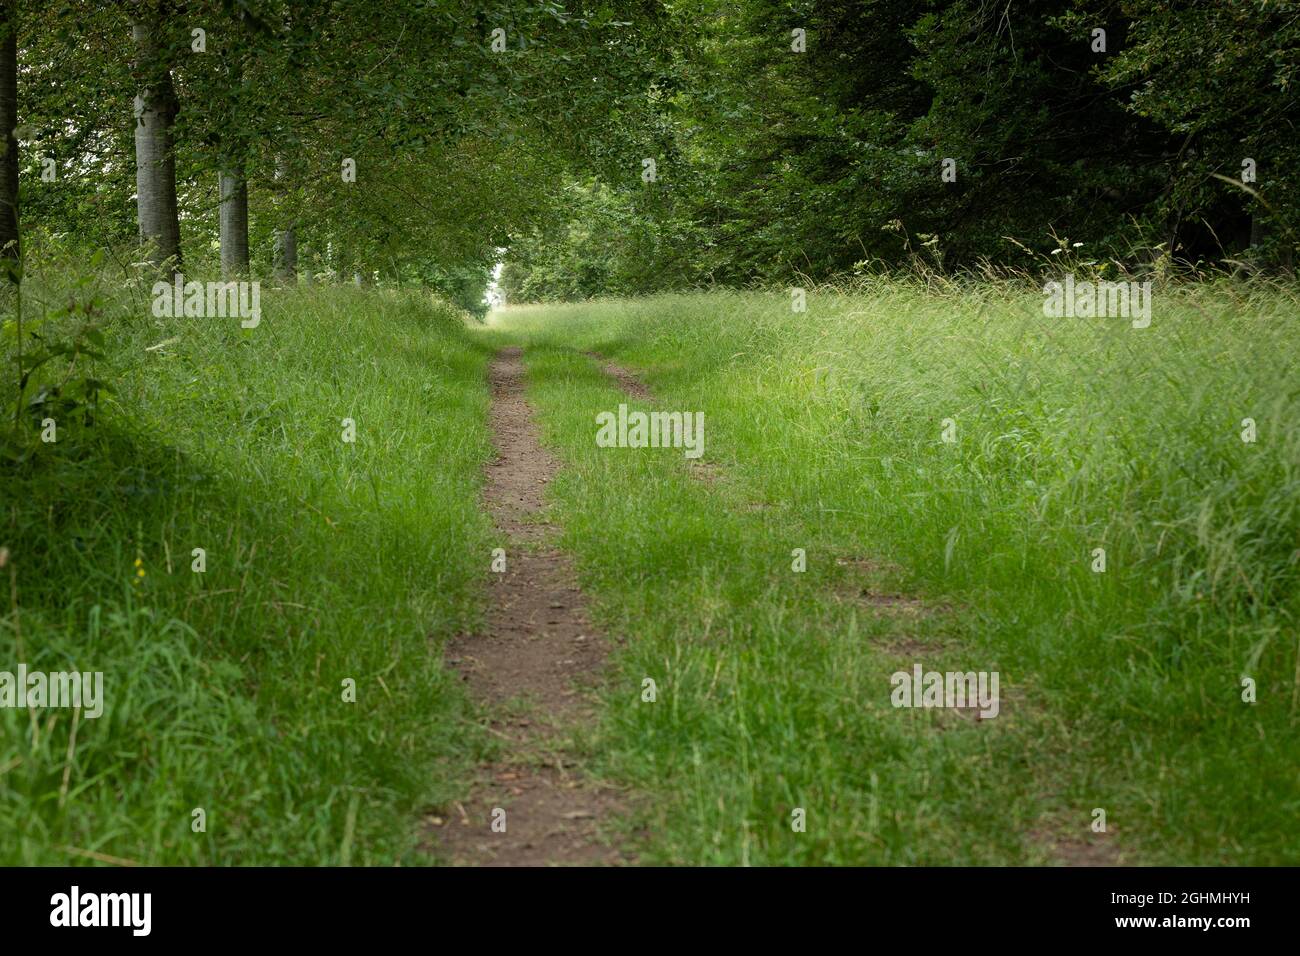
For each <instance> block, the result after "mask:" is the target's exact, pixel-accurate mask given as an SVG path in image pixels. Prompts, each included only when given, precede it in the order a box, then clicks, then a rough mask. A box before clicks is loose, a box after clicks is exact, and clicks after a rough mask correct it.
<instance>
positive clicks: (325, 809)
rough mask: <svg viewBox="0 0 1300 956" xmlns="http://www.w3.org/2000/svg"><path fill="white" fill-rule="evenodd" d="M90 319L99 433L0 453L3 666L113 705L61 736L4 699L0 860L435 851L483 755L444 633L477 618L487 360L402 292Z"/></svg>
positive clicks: (242, 858)
mask: <svg viewBox="0 0 1300 956" xmlns="http://www.w3.org/2000/svg"><path fill="white" fill-rule="evenodd" d="M39 297H40V296H39V293H33V294H32V295H31V296H30V297H29V310H30V311H29V313H28V322H29V327H30V323H31V322H32V321H33V319H34V318H39V310H38V309H37V308H35V307H34V306H33V304H32V303H34V302H35V301H36V300H37V299H38V298H39ZM49 298H55V299H56V301H57V298H56V297H55V296H49ZM108 308H110V310H116V312H115V313H114V318H113V321H111V322H109V323H107V329H108V331H107V340H108V341H107V343H106V347H105V351H106V354H105V357H104V358H103V359H102V360H101V361H100V362H99V363H98V368H97V370H96V372H97V374H98V376H99V377H100V378H102V379H106V380H109V381H111V382H114V383H116V392H115V393H114V394H113V395H111V396H110V397H108V398H107V399H106V400H104V402H103V404H102V407H101V410H100V414H99V416H98V421H97V422H96V423H95V424H93V425H91V426H86V425H84V424H82V423H81V413H79V412H78V413H76V414H75V415H72V416H69V418H68V420H67V421H64V422H60V430H59V433H58V441H57V442H56V443H54V444H40V443H39V442H36V443H34V444H32V443H29V445H28V447H29V448H30V449H31V450H32V451H33V452H34V455H33V457H31V458H29V459H28V460H27V461H26V462H24V463H22V464H20V465H15V464H12V463H11V464H5V465H3V466H0V467H3V468H4V469H5V474H4V480H3V489H2V494H0V545H2V546H6V547H7V548H8V549H9V551H10V561H11V563H10V565H9V567H8V568H6V569H4V570H3V571H0V580H2V581H3V587H2V588H0V595H2V596H3V611H4V612H7V613H4V614H0V660H3V661H5V662H7V663H8V662H14V663H16V662H18V661H25V662H26V663H27V664H28V665H29V667H31V668H34V669H36V668H39V669H45V670H67V669H74V668H75V669H78V670H84V671H102V672H103V673H104V681H105V696H106V698H107V706H106V710H105V713H104V715H103V716H102V717H100V718H99V719H97V720H90V719H85V718H80V719H79V722H78V723H77V725H76V730H75V742H73V740H72V738H71V733H72V730H73V722H74V719H75V718H74V714H73V712H72V711H70V710H54V709H51V710H46V711H41V712H39V713H36V714H29V712H27V711H25V710H15V709H5V710H0V830H2V831H3V832H4V833H6V834H7V837H6V839H5V840H4V841H3V849H0V863H4V864H61V863H78V862H88V861H89V860H90V859H92V857H89V856H87V855H86V854H103V855H105V856H108V857H113V858H119V859H127V860H134V861H138V862H140V863H150V864H231V863H237V864H268V863H269V864H330V863H347V862H351V863H354V864H377V865H381V864H392V863H394V862H397V861H406V862H414V861H418V860H420V859H423V858H424V857H422V856H421V855H420V854H418V853H416V852H413V847H414V846H415V843H416V835H417V824H418V820H419V814H420V811H421V810H422V809H423V808H425V807H428V806H430V805H435V804H438V803H442V802H444V801H446V800H447V799H449V798H451V797H453V796H459V795H461V794H462V793H463V788H464V785H465V781H466V779H467V776H468V774H467V768H468V767H469V766H470V765H472V763H473V762H474V761H476V760H477V759H478V757H479V756H480V751H481V749H482V747H483V742H482V740H481V733H480V732H479V731H478V730H477V728H476V726H475V724H474V723H473V721H472V719H471V718H472V714H471V713H470V712H469V711H468V709H467V704H466V701H465V700H464V696H463V693H462V692H461V689H460V687H459V684H458V682H457V681H456V680H455V679H454V678H453V677H452V676H450V675H449V672H448V671H447V670H445V669H444V668H443V666H442V655H441V644H442V641H443V640H444V639H445V638H447V637H448V636H450V635H452V634H455V633H457V632H458V631H460V630H461V629H464V628H466V627H469V626H472V625H473V623H474V622H475V621H476V620H477V619H478V615H479V613H480V607H479V597H478V592H477V587H478V584H479V583H481V580H482V571H483V568H484V567H485V561H486V555H487V554H488V551H489V547H490V545H489V543H488V528H489V525H488V522H487V520H486V518H485V517H484V516H483V515H482V514H481V512H480V511H479V509H478V507H477V499H478V491H479V487H480V480H481V470H482V464H483V462H484V460H485V459H486V457H487V455H488V453H489V444H488V435H487V432H486V425H485V416H486V408H487V401H488V397H487V391H486V387H485V384H484V368H485V363H486V359H487V356H486V355H485V354H484V353H483V352H482V351H481V350H480V349H478V348H476V347H475V346H473V345H472V344H471V343H470V342H469V341H468V340H467V339H466V337H465V335H464V332H463V328H462V326H461V323H460V320H459V318H458V317H457V316H456V315H455V314H453V313H452V312H451V311H450V310H449V309H445V308H443V307H440V306H436V305H434V304H433V303H431V302H429V301H428V300H421V299H419V298H416V297H414V296H397V295H391V294H383V293H371V294H364V293H361V292H359V291H357V292H353V291H351V290H347V289H317V290H304V291H302V292H297V293H290V292H281V291H271V290H269V289H267V290H264V295H263V302H262V308H263V316H262V322H261V325H260V326H259V327H257V328H255V329H249V330H243V329H241V328H240V327H239V324H238V321H237V320H230V319H226V320H221V319H181V320H174V321H173V320H167V319H154V318H152V317H151V316H149V315H148V310H147V308H140V307H139V306H137V307H135V308H131V307H130V306H129V305H127V304H126V303H125V302H124V301H123V300H122V299H121V298H113V304H112V305H110V306H108ZM53 324H54V321H53V319H51V320H50V321H49V322H48V323H47V325H46V326H45V327H43V328H42V331H44V332H46V333H49V332H51V331H52V326H53ZM165 340H172V341H170V342H169V343H168V344H167V345H165V346H164V347H163V348H161V349H155V350H153V351H147V348H148V347H149V346H153V345H155V344H157V343H159V342H162V341H165ZM32 391H34V389H33V390H29V396H30V394H31V392H32ZM6 397H7V399H8V400H9V401H10V402H11V401H12V392H9V393H7V395H6ZM11 407H12V404H7V405H6V408H11ZM344 418H352V419H354V420H355V422H356V441H355V443H353V444H348V443H345V442H344V441H343V440H342V432H343V425H342V420H343V419H344ZM195 548H203V549H205V551H206V565H207V570H206V572H205V573H201V574H200V573H195V572H194V571H192V569H191V567H192V561H193V558H192V557H191V553H192V550H193V549H195ZM137 559H138V560H139V561H140V569H141V570H143V572H144V576H143V577H140V576H139V575H138V573H137V569H136V565H135V562H136V561H137ZM10 571H13V572H14V573H15V580H14V584H15V587H16V602H15V603H14V606H12V607H11V601H10V587H9V585H10V581H9V578H8V575H9V572H10ZM5 669H9V670H13V667H12V666H10V667H7V668H5ZM346 678H351V679H353V680H355V682H356V702H355V703H347V702H344V700H343V681H344V680H345V679H346ZM195 808H202V809H203V810H204V811H205V813H206V818H207V825H206V832H202V833H196V832H194V831H193V829H192V825H191V824H192V816H191V814H192V810H194V809H195ZM68 848H71V849H68Z"/></svg>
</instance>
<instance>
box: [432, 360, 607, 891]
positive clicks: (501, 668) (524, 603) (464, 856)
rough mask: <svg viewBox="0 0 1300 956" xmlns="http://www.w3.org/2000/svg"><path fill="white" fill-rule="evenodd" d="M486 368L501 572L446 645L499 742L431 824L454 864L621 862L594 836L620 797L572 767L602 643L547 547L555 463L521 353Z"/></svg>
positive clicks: (491, 489) (562, 565)
mask: <svg viewBox="0 0 1300 956" xmlns="http://www.w3.org/2000/svg"><path fill="white" fill-rule="evenodd" d="M489 375H490V379H491V385H492V416H491V425H492V433H493V436H494V441H495V444H496V449H497V458H496V460H495V461H494V462H493V463H492V465H491V466H490V467H489V469H488V474H487V487H486V489H485V492H484V504H485V506H486V507H487V509H488V511H489V512H490V513H491V515H492V518H493V521H494V522H495V524H496V527H497V530H498V532H499V535H500V542H499V546H500V547H502V548H504V549H505V552H506V570H505V573H503V574H493V575H492V576H491V577H492V583H491V610H490V611H489V613H488V618H487V624H486V630H485V633H483V634H478V635H474V636H470V637H465V638H461V639H458V640H457V641H455V642H453V643H452V645H451V646H450V647H449V648H448V660H449V662H450V663H451V664H452V665H453V666H455V667H456V669H457V670H458V671H459V672H460V673H461V675H462V676H463V677H464V678H465V680H467V681H468V682H469V685H470V687H471V690H472V692H473V693H474V694H475V695H476V696H477V697H478V698H479V699H480V700H483V701H484V702H485V703H486V704H488V706H489V707H490V708H491V712H492V714H493V721H492V724H491V727H492V730H493V731H494V733H496V734H497V735H498V736H499V737H501V738H502V747H501V754H500V756H499V758H498V759H497V761H496V762H494V763H492V764H489V765H487V766H485V767H483V768H481V772H480V775H479V778H478V780H476V781H475V784H474V787H473V789H472V792H471V795H470V797H469V799H468V800H466V801H465V803H464V804H463V805H460V804H457V805H456V806H455V807H453V808H452V811H451V813H450V814H449V818H448V819H439V820H435V821H434V826H435V837H436V840H437V843H438V845H439V847H440V851H441V854H442V855H443V856H444V857H447V858H449V859H450V860H451V862H452V863H455V864H459V865H495V866H545V865H552V864H578V865H594V864H615V863H620V862H629V860H628V858H627V855H626V854H625V853H624V852H622V851H620V850H619V849H618V848H617V847H615V846H611V845H610V844H608V843H606V842H605V841H604V839H602V836H603V835H602V834H601V832H600V827H601V824H602V823H604V822H606V821H608V820H609V819H610V818H611V817H612V816H613V815H614V814H615V813H616V812H617V811H618V810H619V809H620V808H621V805H622V799H621V796H620V794H619V793H618V791H616V790H613V789H611V788H609V787H605V786H601V785H599V784H597V783H595V782H593V781H590V780H586V779H583V778H582V777H581V776H580V775H578V774H577V773H576V772H575V771H574V767H575V765H576V761H575V760H574V757H573V748H572V732H573V730H574V729H575V728H577V727H580V726H582V725H584V724H585V725H587V726H590V725H591V723H592V722H593V721H594V717H593V713H594V710H593V706H592V703H591V701H590V699H589V694H590V689H591V687H592V685H594V683H595V682H596V680H597V678H598V676H599V673H600V671H601V668H602V665H603V663H604V660H605V656H606V653H607V650H608V647H607V643H606V638H605V637H604V636H603V635H601V634H600V633H598V632H597V631H596V630H595V629H593V627H592V625H591V622H590V620H589V619H588V618H587V614H586V611H585V601H584V597H583V594H582V592H581V591H580V590H579V589H578V585H577V577H576V574H575V573H574V569H573V565H572V562H571V560H570V559H569V556H568V555H567V554H565V553H564V552H562V551H560V550H558V549H556V548H555V547H554V546H553V544H552V543H551V542H552V540H553V538H554V533H555V528H554V527H553V526H552V525H550V524H548V523H546V522H545V520H544V519H543V518H542V517H541V512H542V508H543V500H542V493H543V489H544V488H545V487H546V485H547V483H548V482H550V480H551V479H552V478H553V477H554V476H555V473H556V471H557V465H556V462H555V460H554V459H553V458H552V457H551V456H550V454H548V453H547V452H546V451H545V450H544V449H543V448H542V447H541V445H540V444H539V443H538V439H537V428H536V426H535V424H534V422H533V418H532V412H531V409H530V408H529V406H528V402H527V401H526V400H525V398H524V364H523V360H522V358H521V353H520V350H519V349H517V348H512V349H504V350H503V351H501V352H500V353H499V354H498V355H497V356H496V358H495V359H494V360H493V362H492V365H491V369H490V372H489ZM486 557H487V556H486V555H485V559H486ZM500 810H504V824H505V829H504V832H498V831H499V830H500V828H501V814H500V812H499V811H500ZM494 818H495V819H496V829H494V828H493V823H494Z"/></svg>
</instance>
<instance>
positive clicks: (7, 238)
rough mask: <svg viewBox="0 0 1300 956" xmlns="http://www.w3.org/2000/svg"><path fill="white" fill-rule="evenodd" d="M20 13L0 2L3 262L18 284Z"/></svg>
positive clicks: (8, 1)
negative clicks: (16, 131)
mask: <svg viewBox="0 0 1300 956" xmlns="http://www.w3.org/2000/svg"><path fill="white" fill-rule="evenodd" d="M17 126H18V10H17V0H0V134H2V136H3V139H2V140H0V142H3V144H4V146H3V149H4V156H3V159H0V163H3V167H2V168H0V260H3V263H4V266H5V268H4V272H5V273H6V275H7V277H8V278H9V279H10V281H12V282H14V283H17V282H18V281H19V275H20V274H19V268H18V261H19V248H18V137H17V136H15V135H14V130H15V129H16V128H17Z"/></svg>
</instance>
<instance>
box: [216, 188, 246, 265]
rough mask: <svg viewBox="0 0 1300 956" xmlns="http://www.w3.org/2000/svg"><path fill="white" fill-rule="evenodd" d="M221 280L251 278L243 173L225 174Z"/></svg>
mask: <svg viewBox="0 0 1300 956" xmlns="http://www.w3.org/2000/svg"><path fill="white" fill-rule="evenodd" d="M220 183H221V278H223V279H234V278H237V277H239V276H247V275H248V182H247V180H245V179H244V177H243V175H242V174H241V173H233V172H222V173H221V174H220Z"/></svg>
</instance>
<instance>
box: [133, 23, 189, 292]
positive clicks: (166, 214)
mask: <svg viewBox="0 0 1300 956" xmlns="http://www.w3.org/2000/svg"><path fill="white" fill-rule="evenodd" d="M165 14H166V11H165V9H164V6H163V2H161V0H159V2H157V3H154V4H147V3H145V4H141V5H139V6H138V7H137V8H136V9H135V11H134V20H133V22H132V25H131V35H132V39H133V40H134V43H135V51H136V73H137V76H138V78H139V85H138V92H137V93H136V97H135V188H136V196H137V199H136V203H137V209H138V211H139V224H140V241H141V243H143V244H144V245H145V246H146V247H147V248H148V249H149V254H150V256H151V259H152V261H153V263H154V264H155V265H157V266H159V267H162V266H163V265H164V264H166V263H169V262H170V263H171V264H172V266H173V267H174V268H176V269H179V268H180V267H181V227H180V217H179V213H178V208H177V203H176V154H175V149H174V145H173V140H172V127H173V125H174V124H175V121H176V113H177V111H178V105H177V101H176V91H175V88H174V86H173V84H172V74H171V68H170V66H169V65H168V57H167V55H166V45H165V44H164V43H163V41H162V36H161V34H162V30H163V26H164V23H165Z"/></svg>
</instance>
